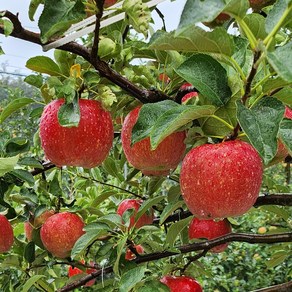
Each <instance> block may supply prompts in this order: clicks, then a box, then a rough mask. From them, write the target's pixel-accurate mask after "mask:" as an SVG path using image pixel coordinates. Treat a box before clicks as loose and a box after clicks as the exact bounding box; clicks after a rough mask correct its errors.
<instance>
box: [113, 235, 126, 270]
mask: <svg viewBox="0 0 292 292" xmlns="http://www.w3.org/2000/svg"><path fill="white" fill-rule="evenodd" d="M126 243H127V237H124V238H122V239H121V240H119V241H118V243H117V256H116V260H115V263H114V266H113V270H114V273H115V274H116V275H120V270H119V264H120V258H121V255H122V253H123V251H124V250H125V246H126Z"/></svg>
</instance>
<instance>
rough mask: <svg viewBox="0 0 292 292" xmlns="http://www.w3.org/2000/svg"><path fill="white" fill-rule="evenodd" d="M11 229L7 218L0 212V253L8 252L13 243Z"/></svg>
mask: <svg viewBox="0 0 292 292" xmlns="http://www.w3.org/2000/svg"><path fill="white" fill-rule="evenodd" d="M13 241H14V237H13V229H12V226H11V224H10V222H9V221H8V219H7V218H6V217H5V216H4V215H1V214H0V254H1V253H4V252H8V251H9V250H10V248H11V247H12V245H13Z"/></svg>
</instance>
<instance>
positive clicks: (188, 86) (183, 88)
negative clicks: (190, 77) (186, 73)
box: [179, 82, 194, 91]
mask: <svg viewBox="0 0 292 292" xmlns="http://www.w3.org/2000/svg"><path fill="white" fill-rule="evenodd" d="M192 89H194V86H193V85H192V84H191V83H188V82H186V83H184V84H183V85H182V86H181V87H180V88H179V91H184V90H192Z"/></svg>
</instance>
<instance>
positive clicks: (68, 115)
mask: <svg viewBox="0 0 292 292" xmlns="http://www.w3.org/2000/svg"><path fill="white" fill-rule="evenodd" d="M58 121H59V123H60V125H61V126H62V127H67V128H70V127H78V125H79V122H80V107H79V103H78V97H77V98H75V99H74V101H73V102H70V103H64V104H62V105H61V107H60V108H59V111H58Z"/></svg>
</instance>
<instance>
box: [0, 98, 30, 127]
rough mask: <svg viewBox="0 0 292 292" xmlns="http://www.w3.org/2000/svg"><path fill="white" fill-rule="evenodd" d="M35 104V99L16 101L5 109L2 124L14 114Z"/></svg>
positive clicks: (0, 118)
mask: <svg viewBox="0 0 292 292" xmlns="http://www.w3.org/2000/svg"><path fill="white" fill-rule="evenodd" d="M34 102H35V101H34V100H33V99H31V98H26V97H23V98H17V99H14V100H13V101H11V102H10V103H9V104H8V105H7V106H6V107H5V108H4V109H3V111H2V113H1V115H0V123H3V122H4V121H5V120H6V119H7V118H8V117H9V116H10V115H11V114H12V113H14V112H16V111H17V110H19V109H20V108H22V107H24V106H26V105H28V104H30V103H34Z"/></svg>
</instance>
